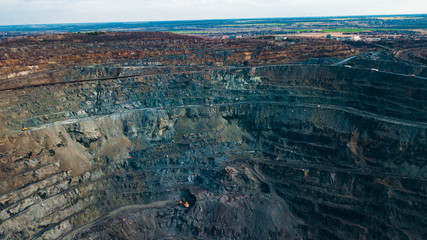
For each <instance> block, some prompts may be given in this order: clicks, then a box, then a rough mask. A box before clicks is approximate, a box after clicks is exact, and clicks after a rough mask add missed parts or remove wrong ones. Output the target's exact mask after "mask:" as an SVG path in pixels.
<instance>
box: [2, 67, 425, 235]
mask: <svg viewBox="0 0 427 240" xmlns="http://www.w3.org/2000/svg"><path fill="white" fill-rule="evenodd" d="M87 71H91V70H90V69H89V70H87ZM93 71H94V72H97V73H102V72H108V71H109V70H108V71H107V70H105V69H96V68H94V69H93ZM129 71H132V72H129ZM138 71H140V70H138V69H137V68H123V69H120V71H119V72H120V73H119V74H121V76H128V75H130V73H132V74H133V75H135V74H137V73H138ZM110 72H111V71H110ZM115 73H117V71H116V72H115ZM75 74H78V73H77V72H76V73H75ZM91 76H95V77H96V74H95V73H94V74H92V75H91ZM71 77H75V78H78V77H79V76H77V75H76V76H71ZM100 77H101V76H100ZM0 96H1V99H2V103H1V104H2V106H1V122H2V125H1V126H0V128H1V129H3V130H2V136H1V138H0V158H1V159H0V160H1V163H0V179H1V180H0V181H1V184H0V194H1V195H0V223H1V224H0V237H1V238H3V239H56V238H63V239H72V238H74V239H88V238H90V237H92V238H93V239H107V238H114V237H116V238H120V239H135V238H138V237H140V236H144V237H146V238H157V239H160V238H174V239H188V238H195V239H206V238H210V239H216V238H222V239H284V238H285V239H300V238H302V239H394V238H399V239H405V238H410V239H425V238H426V234H427V233H426V231H425V228H424V226H425V225H426V218H425V216H424V215H423V213H425V212H426V204H425V203H426V186H427V184H426V173H427V167H426V158H425V156H427V151H426V149H427V142H426V129H427V124H426V106H427V104H426V100H427V99H426V98H427V97H426V96H427V87H426V82H425V81H424V80H422V79H419V78H415V77H405V76H400V75H395V74H387V73H382V72H376V71H369V70H363V69H349V68H344V67H331V66H319V65H298V64H295V65H275V66H264V67H254V68H232V69H223V70H208V71H194V72H189V73H180V74H160V75H150V76H137V77H129V78H127V77H124V78H115V79H109V80H97V81H83V82H70V83H67V82H63V83H61V84H55V85H48V86H40V87H32V88H23V89H16V90H7V91H1V92H0ZM3 100H4V101H3ZM22 127H28V128H29V130H28V131H21V130H20V129H21V128H22ZM182 198H185V199H186V200H187V201H188V202H189V205H190V206H189V208H185V207H183V206H181V205H179V204H178V203H177V200H179V199H182Z"/></svg>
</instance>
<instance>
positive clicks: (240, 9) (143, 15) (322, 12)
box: [0, 0, 427, 25]
mask: <svg viewBox="0 0 427 240" xmlns="http://www.w3.org/2000/svg"><path fill="white" fill-rule="evenodd" d="M414 13H427V1H426V0H375V1H370V0H352V1H347V0H345V1H344V0H199V1H190V0H119V1H117V0H0V25H13V24H38V23H82V22H126V21H157V20H160V21H161V20H193V19H229V18H266V17H268V18H270V17H271V18H272V17H305V16H346V15H372V14H414Z"/></svg>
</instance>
